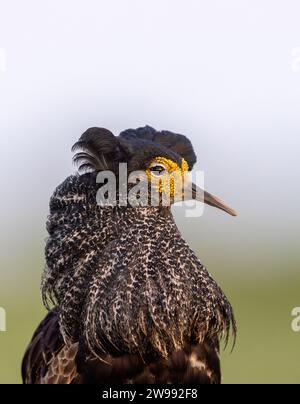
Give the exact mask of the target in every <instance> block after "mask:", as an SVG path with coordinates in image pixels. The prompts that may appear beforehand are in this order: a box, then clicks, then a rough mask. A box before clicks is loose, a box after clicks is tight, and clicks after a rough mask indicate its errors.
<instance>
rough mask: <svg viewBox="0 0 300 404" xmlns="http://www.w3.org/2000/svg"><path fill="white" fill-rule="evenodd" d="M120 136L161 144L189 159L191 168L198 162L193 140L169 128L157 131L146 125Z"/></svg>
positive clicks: (129, 130)
mask: <svg viewBox="0 0 300 404" xmlns="http://www.w3.org/2000/svg"><path fill="white" fill-rule="evenodd" d="M120 138H125V139H134V138H136V139H140V140H144V141H146V142H149V143H154V144H157V145H160V146H162V147H163V148H165V149H168V150H170V151H171V152H173V153H176V154H177V155H178V156H180V157H181V158H184V159H185V160H186V161H187V163H188V165H189V167H190V169H192V168H193V166H194V165H195V163H196V162H197V156H196V154H195V152H194V148H193V145H192V143H191V141H190V140H189V139H188V138H187V137H186V136H184V135H180V134H177V133H172V132H169V131H167V130H163V131H157V130H155V129H154V128H152V127H151V126H145V127H143V128H138V129H128V130H126V131H124V132H122V133H121V134H120Z"/></svg>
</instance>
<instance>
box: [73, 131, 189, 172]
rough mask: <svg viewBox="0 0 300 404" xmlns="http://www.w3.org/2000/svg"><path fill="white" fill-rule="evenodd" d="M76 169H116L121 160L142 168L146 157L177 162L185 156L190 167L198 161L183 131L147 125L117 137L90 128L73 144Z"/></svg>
mask: <svg viewBox="0 0 300 404" xmlns="http://www.w3.org/2000/svg"><path fill="white" fill-rule="evenodd" d="M72 151H73V152H77V153H76V154H75V155H74V158H73V161H74V163H75V164H76V165H77V166H78V167H79V172H85V171H104V170H111V171H115V170H116V168H117V164H118V163H121V162H127V163H129V165H130V163H132V164H131V168H134V169H142V168H143V164H144V163H145V162H146V161H147V158H153V157H158V156H161V157H167V158H170V159H173V160H174V161H178V162H180V160H181V159H182V158H184V159H185V160H186V161H187V163H188V165H189V167H190V170H191V169H192V168H193V166H194V164H195V163H196V161H197V157H196V154H195V152H194V149H193V146H192V143H191V142H190V140H189V139H188V138H186V137H185V136H183V135H179V134H176V133H172V132H169V131H160V132H159V131H157V130H155V129H153V128H151V127H150V126H146V127H144V128H138V129H128V130H126V131H124V132H122V133H121V134H120V136H118V137H116V136H114V135H113V133H111V132H110V131H109V130H107V129H103V128H90V129H88V130H87V131H86V132H85V133H84V134H83V135H82V136H81V138H80V139H79V141H78V142H77V143H75V145H74V146H73V148H72Z"/></svg>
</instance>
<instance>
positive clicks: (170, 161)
mask: <svg viewBox="0 0 300 404" xmlns="http://www.w3.org/2000/svg"><path fill="white" fill-rule="evenodd" d="M72 150H73V151H74V152H76V154H75V155H74V162H75V163H76V164H77V165H78V166H79V172H81V173H82V172H86V171H94V172H103V171H111V172H113V173H114V174H115V176H116V178H118V179H120V172H119V167H120V164H121V163H126V164H127V169H128V175H129V176H130V174H132V173H134V172H139V173H141V175H140V176H139V180H140V181H141V182H142V183H144V184H147V187H148V190H149V189H151V195H152V201H153V200H154V199H155V197H157V196H158V199H159V201H160V202H162V201H164V202H165V203H167V204H168V203H169V204H170V205H171V204H173V203H176V202H179V201H183V200H185V201H186V200H197V201H200V202H203V203H205V204H208V205H210V206H213V207H215V208H218V209H221V210H223V211H225V212H227V213H229V214H230V215H232V216H236V212H235V211H234V210H233V209H231V208H230V207H229V206H227V205H226V204H225V203H224V202H222V201H221V200H220V199H219V198H217V197H216V196H214V195H212V194H210V193H208V192H206V191H204V190H202V189H201V188H199V187H198V186H197V185H196V184H193V183H191V180H190V176H189V173H190V172H191V171H192V169H193V167H194V165H195V163H196V161H197V157H196V154H195V152H194V149H193V146H192V144H191V142H190V140H189V139H188V138H187V137H185V136H183V135H180V134H176V133H172V132H169V131H160V132H159V131H156V130H155V129H153V128H151V127H150V126H146V127H144V128H139V129H136V130H133V129H129V130H126V131H124V132H122V133H121V134H120V135H119V136H117V137H116V136H114V135H113V133H111V132H110V131H108V130H107V129H103V128H90V129H88V130H87V131H86V132H85V133H84V134H83V135H82V136H81V138H80V139H79V141H78V142H77V143H75V145H74V146H73V149H72ZM126 181H127V178H126ZM147 200H148V199H147Z"/></svg>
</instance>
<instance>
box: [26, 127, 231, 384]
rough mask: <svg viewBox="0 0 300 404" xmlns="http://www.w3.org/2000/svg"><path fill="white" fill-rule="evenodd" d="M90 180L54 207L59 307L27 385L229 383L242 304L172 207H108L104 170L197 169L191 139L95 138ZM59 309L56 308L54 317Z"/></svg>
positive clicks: (31, 355) (46, 325)
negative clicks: (225, 379) (162, 164)
mask: <svg viewBox="0 0 300 404" xmlns="http://www.w3.org/2000/svg"><path fill="white" fill-rule="evenodd" d="M78 149H80V150H82V151H79V154H77V155H76V156H75V161H76V162H77V164H79V166H80V169H81V171H83V172H85V171H88V172H86V173H84V174H82V175H73V176H71V177H69V178H67V179H66V180H65V181H64V182H63V183H62V184H61V185H60V186H59V187H58V188H57V189H56V191H55V192H54V195H53V196H52V198H51V201H50V216H49V219H48V223H47V230H48V233H49V239H48V241H47V245H46V269H45V272H44V276H43V281H42V294H43V298H44V303H45V304H46V305H47V307H49V306H51V305H54V307H55V310H54V311H50V313H49V314H48V316H47V318H46V319H45V320H44V322H43V323H42V324H41V325H40V327H39V329H38V330H37V332H36V333H35V335H34V337H33V340H32V342H31V344H30V346H29V348H28V351H27V353H26V355H25V358H24V361H23V379H24V382H25V383H105V382H106V383H109V382H119V383H170V382H171V383H192V382H195V383H219V382H220V379H221V375H220V365H219V358H218V351H219V340H220V338H222V337H225V339H228V336H229V332H230V329H232V330H233V332H235V322H234V317H233V313H232V308H231V306H230V303H229V302H228V300H227V299H226V297H225V296H224V294H223V292H222V291H221V289H220V288H219V287H218V285H217V284H216V282H215V281H214V280H213V279H212V277H211V276H210V275H209V273H208V272H207V270H206V268H205V267H204V266H203V265H202V264H201V262H200V261H199V260H198V259H197V257H196V256H195V254H194V253H193V252H192V251H191V250H190V248H189V246H188V245H187V244H186V242H185V241H184V240H183V239H182V237H181V235H180V232H179V230H178V228H177V226H176V224H175V222H174V218H173V216H172V213H171V209H170V207H162V206H159V207H150V206H149V207H139V208H136V207H130V206H128V207H122V206H118V205H117V206H108V207H105V208H103V207H99V206H98V205H97V203H96V193H97V190H98V188H99V184H97V183H96V175H97V172H99V171H101V170H108V169H109V170H112V171H114V172H116V173H117V167H118V164H119V163H120V162H127V163H128V167H129V170H130V171H132V170H135V169H147V167H148V166H149V163H150V162H151V161H152V160H153V158H156V157H158V156H163V157H164V158H168V159H170V160H172V161H174V162H178V164H180V163H181V161H182V159H185V160H186V161H187V162H188V165H189V167H190V169H191V168H192V167H193V165H194V164H195V162H196V156H195V153H194V150H193V148H192V145H191V143H190V142H189V140H188V139H187V138H185V137H183V136H181V135H176V134H172V133H170V132H156V131H154V130H153V129H152V128H150V127H146V128H141V129H138V130H136V131H133V130H129V131H125V132H123V133H122V134H121V135H120V136H119V137H118V138H117V137H114V136H113V135H112V134H111V133H110V132H109V131H106V130H104V129H97V128H93V129H91V130H89V131H87V132H86V133H85V134H84V135H83V136H82V138H81V139H80V141H79V142H78V143H77V144H76V145H75V147H74V150H78ZM49 310H50V309H49Z"/></svg>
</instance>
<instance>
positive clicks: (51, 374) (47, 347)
mask: <svg viewBox="0 0 300 404" xmlns="http://www.w3.org/2000/svg"><path fill="white" fill-rule="evenodd" d="M76 354H77V346H76V344H75V345H70V346H66V345H65V344H64V342H63V339H62V336H61V333H60V330H59V324H58V316H57V313H56V311H55V310H53V311H50V312H49V313H48V314H47V316H46V318H45V319H44V320H43V321H42V323H41V324H40V325H39V327H38V329H37V330H36V332H35V333H34V335H33V338H32V340H31V343H30V344H29V347H28V348H27V351H26V353H25V356H24V359H23V362H22V379H23V383H24V384H69V383H72V382H73V380H74V379H75V378H76V376H77V369H76V364H75V357H76Z"/></svg>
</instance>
